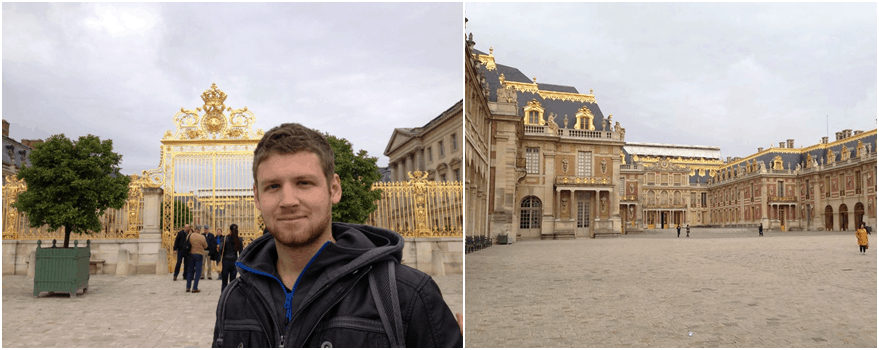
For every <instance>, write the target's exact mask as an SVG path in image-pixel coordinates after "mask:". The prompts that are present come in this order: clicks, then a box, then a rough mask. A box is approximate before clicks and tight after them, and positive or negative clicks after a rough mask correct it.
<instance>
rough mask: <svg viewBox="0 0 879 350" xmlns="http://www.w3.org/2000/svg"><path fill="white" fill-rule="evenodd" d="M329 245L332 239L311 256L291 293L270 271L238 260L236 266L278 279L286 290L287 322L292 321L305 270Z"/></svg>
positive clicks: (279, 282)
mask: <svg viewBox="0 0 879 350" xmlns="http://www.w3.org/2000/svg"><path fill="white" fill-rule="evenodd" d="M328 245H330V241H327V242H326V243H324V245H323V246H321V247H320V250H318V251H317V253H315V254H314V256H312V257H311V260H309V261H308V264H305V268H304V269H302V272H300V273H299V277H296V283H294V284H293V289H292V290H291V291H290V293H287V287H286V286H284V282H281V280H279V279H278V278H277V277H275V276H272V275H271V274H270V273H266V272H262V271H260V270H257V269H253V268H250V267H247V266H244V264H243V263H242V262H240V261H238V262H236V263H235V266H238V267H240V268H241V269H243V270H245V271H250V272H253V273H255V274H257V275H260V276H266V277H270V278H271V279H273V280H275V281H278V284H280V285H281V290H283V291H284V309H285V310H287V322H290V321H292V320H293V294H295V293H296V287H298V286H299V281H301V280H302V276H303V275H305V271H308V267H309V266H311V263H313V262H314V260H315V259H317V256H318V255H320V253H321V252H322V251H324V248H326V247H327V246H328Z"/></svg>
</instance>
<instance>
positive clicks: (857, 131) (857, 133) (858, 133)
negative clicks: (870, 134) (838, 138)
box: [855, 130, 864, 135]
mask: <svg viewBox="0 0 879 350" xmlns="http://www.w3.org/2000/svg"><path fill="white" fill-rule="evenodd" d="M863 132H864V130H855V135H860V134H861V133H863Z"/></svg>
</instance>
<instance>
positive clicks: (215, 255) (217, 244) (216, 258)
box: [211, 228, 224, 273]
mask: <svg viewBox="0 0 879 350" xmlns="http://www.w3.org/2000/svg"><path fill="white" fill-rule="evenodd" d="M223 238H224V237H223V229H222V228H218V229H217V234H216V235H214V250H213V251H212V252H211V262H212V263H213V264H214V265H216V266H217V267H219V268H221V270H220V272H221V273H222V266H221V264H220V262H221V261H223V257H222V256H220V254H221V253H222V252H221V251H220V249H221V247H222V244H223ZM212 267H213V266H212Z"/></svg>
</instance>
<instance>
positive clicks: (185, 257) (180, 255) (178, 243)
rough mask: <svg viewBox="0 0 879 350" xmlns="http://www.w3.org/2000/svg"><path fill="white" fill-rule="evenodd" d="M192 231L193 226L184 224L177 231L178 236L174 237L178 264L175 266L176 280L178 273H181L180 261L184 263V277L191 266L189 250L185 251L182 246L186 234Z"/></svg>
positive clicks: (184, 277)
mask: <svg viewBox="0 0 879 350" xmlns="http://www.w3.org/2000/svg"><path fill="white" fill-rule="evenodd" d="M190 232H192V228H190V227H189V224H186V225H183V229H182V230H180V232H177V238H176V239H174V248H173V250H174V252H175V253H177V265H175V266H174V280H175V281H176V280H177V275H178V274H179V273H180V262H181V261H182V262H183V263H184V264H183V279H186V271H188V270H187V266H189V252H184V251H183V250H182V249H181V248H182V247H183V242H185V241H186V236H188V235H189V233H190Z"/></svg>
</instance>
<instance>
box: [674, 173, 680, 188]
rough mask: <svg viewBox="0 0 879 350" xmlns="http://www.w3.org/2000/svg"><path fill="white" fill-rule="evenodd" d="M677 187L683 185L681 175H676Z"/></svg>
mask: <svg viewBox="0 0 879 350" xmlns="http://www.w3.org/2000/svg"><path fill="white" fill-rule="evenodd" d="M675 185H677V186H680V185H681V174H675Z"/></svg>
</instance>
